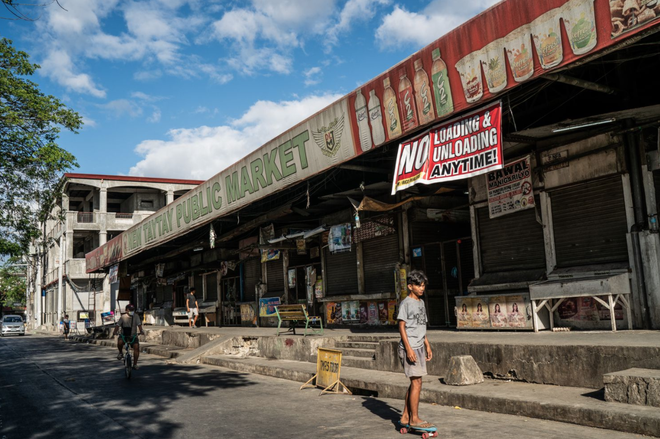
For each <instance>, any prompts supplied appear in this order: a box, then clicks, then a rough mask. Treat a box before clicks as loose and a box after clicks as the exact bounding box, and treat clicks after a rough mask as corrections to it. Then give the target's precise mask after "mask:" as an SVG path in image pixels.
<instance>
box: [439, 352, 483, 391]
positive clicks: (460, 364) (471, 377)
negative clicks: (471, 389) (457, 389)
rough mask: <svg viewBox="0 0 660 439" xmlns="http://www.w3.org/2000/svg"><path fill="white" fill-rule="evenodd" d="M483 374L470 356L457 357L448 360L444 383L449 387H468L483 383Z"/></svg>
mask: <svg viewBox="0 0 660 439" xmlns="http://www.w3.org/2000/svg"><path fill="white" fill-rule="evenodd" d="M483 381H484V374H483V373H482V372H481V369H479V366H477V362H476V361H474V358H472V356H471V355H459V356H457V357H451V358H450V359H449V369H448V370H447V376H446V377H445V383H446V384H449V385H450V386H468V385H470V384H478V383H483Z"/></svg>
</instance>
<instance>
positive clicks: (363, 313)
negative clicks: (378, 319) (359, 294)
mask: <svg viewBox="0 0 660 439" xmlns="http://www.w3.org/2000/svg"><path fill="white" fill-rule="evenodd" d="M368 321H369V310H368V307H367V302H361V303H360V323H367V322H368Z"/></svg>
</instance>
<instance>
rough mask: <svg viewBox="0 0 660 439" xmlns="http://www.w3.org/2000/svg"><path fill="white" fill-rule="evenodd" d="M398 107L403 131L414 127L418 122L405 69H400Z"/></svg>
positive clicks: (413, 98)
mask: <svg viewBox="0 0 660 439" xmlns="http://www.w3.org/2000/svg"><path fill="white" fill-rule="evenodd" d="M399 108H400V109H401V128H403V131H408V130H411V129H413V128H415V127H416V126H417V125H418V124H419V123H418V120H417V108H416V106H415V95H414V93H413V85H412V82H410V79H408V74H407V73H406V71H405V70H401V73H400V79H399Z"/></svg>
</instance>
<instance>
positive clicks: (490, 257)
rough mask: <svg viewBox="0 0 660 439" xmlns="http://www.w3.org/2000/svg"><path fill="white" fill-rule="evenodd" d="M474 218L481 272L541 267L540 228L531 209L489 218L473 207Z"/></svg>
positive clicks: (534, 212) (481, 209)
mask: <svg viewBox="0 0 660 439" xmlns="http://www.w3.org/2000/svg"><path fill="white" fill-rule="evenodd" d="M537 208H538V207H537ZM477 219H478V221H479V248H480V250H481V263H482V266H483V271H484V273H497V272H500V271H514V270H529V269H534V268H545V249H544V246H543V227H542V226H541V224H539V223H538V221H536V211H535V209H526V210H522V211H520V212H516V213H510V214H508V215H503V216H500V217H497V218H493V219H490V218H489V217H488V207H483V208H480V209H477Z"/></svg>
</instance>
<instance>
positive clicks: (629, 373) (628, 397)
mask: <svg viewBox="0 0 660 439" xmlns="http://www.w3.org/2000/svg"><path fill="white" fill-rule="evenodd" d="M603 383H604V384H605V400H606V401H614V402H623V403H627V404H635V405H648V406H653V407H660V370H657V369H641V368H632V369H626V370H622V371H619V372H612V373H606V374H605V375H603Z"/></svg>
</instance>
